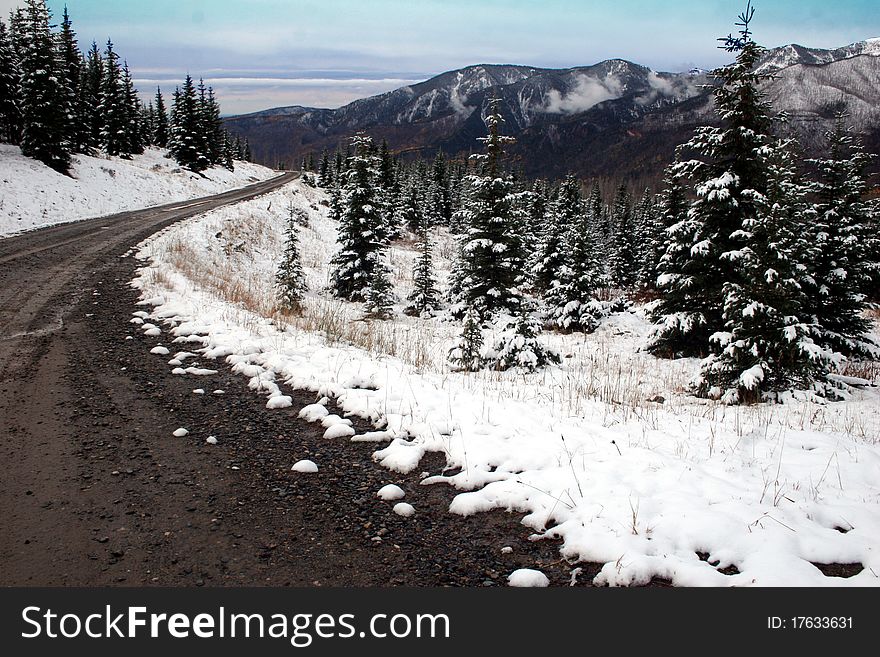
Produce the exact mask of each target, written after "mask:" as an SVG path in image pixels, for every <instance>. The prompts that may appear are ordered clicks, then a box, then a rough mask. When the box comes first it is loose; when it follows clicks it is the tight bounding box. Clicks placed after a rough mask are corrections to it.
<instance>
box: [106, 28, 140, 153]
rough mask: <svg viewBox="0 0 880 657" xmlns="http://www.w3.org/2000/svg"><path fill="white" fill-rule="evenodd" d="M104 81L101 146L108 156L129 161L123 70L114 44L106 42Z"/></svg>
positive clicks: (126, 100)
mask: <svg viewBox="0 0 880 657" xmlns="http://www.w3.org/2000/svg"><path fill="white" fill-rule="evenodd" d="M103 68H104V71H103V72H104V77H103V79H102V81H101V103H100V110H99V111H100V116H101V118H102V125H101V146H102V147H103V149H104V151H105V152H106V153H107V155H118V156H120V157H129V156H130V155H131V152H132V149H131V143H130V141H129V130H130V125H129V108H128V97H127V94H126V91H127V90H126V88H125V82H124V80H123V79H122V68H121V66H120V65H119V55H117V54H116V52H115V51H114V50H113V43H112V42H111V41H110V40H109V39H108V41H107V49H106V50H105V51H104V67H103Z"/></svg>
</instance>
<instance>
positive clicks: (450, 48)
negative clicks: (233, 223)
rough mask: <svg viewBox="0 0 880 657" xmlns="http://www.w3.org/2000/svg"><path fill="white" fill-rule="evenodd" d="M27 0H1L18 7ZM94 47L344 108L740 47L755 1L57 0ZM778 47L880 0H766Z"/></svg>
mask: <svg viewBox="0 0 880 657" xmlns="http://www.w3.org/2000/svg"><path fill="white" fill-rule="evenodd" d="M17 4H18V0H0V16H4V17H5V16H6V15H7V14H8V11H9V9H10V8H11V7H12V6H15V5H17ZM48 4H49V7H50V8H51V9H52V11H53V13H54V15H55V17H56V18H60V15H61V12H62V10H63V8H64V5H65V4H66V5H67V6H68V9H69V11H70V16H71V19H72V21H73V25H74V29H75V30H76V32H77V34H78V36H79V38H80V42H81V44H82V45H83V46H84V47H86V46H88V45H89V44H90V43H91V41H92V40H95V41H97V42H98V43H99V44H104V43H105V42H106V40H107V38H108V37H110V38H112V39H113V42H114V44H115V46H116V50H117V52H119V53H120V54H121V55H122V57H124V58H125V59H126V60H127V61H128V63H129V65H130V67H131V69H132V71H133V74H134V77H135V81H136V83H137V85H138V87H139V89H140V90H141V91H142V92H144V93H145V94H146V93H152V92H153V91H154V89H155V87H156V85H161V86H162V88H163V90H167V91H168V92H169V93H170V92H171V91H173V88H174V86H175V85H176V84H177V83H178V82H179V81H180V80H181V79H182V78H183V76H184V75H186V73H187V72H189V73H190V74H192V75H193V77H196V78H198V77H204V78H205V80H206V82H207V83H208V84H210V85H212V86H213V87H214V88H215V90H216V91H217V95H218V97H219V99H220V102H221V105H222V109H223V112H224V114H239V113H244V112H250V111H256V110H260V109H266V108H269V107H278V106H284V105H304V106H309V107H338V106H340V105H344V104H345V103H348V102H350V101H352V100H354V99H356V98H362V97H365V96H371V95H374V94H377V93H382V92H384V91H389V90H391V89H395V88H397V87H400V86H404V85H407V84H411V83H413V82H418V81H422V80H425V79H427V78H429V77H431V76H433V75H436V74H438V73H442V72H444V71H448V70H452V69H456V68H460V67H463V66H467V65H470V64H480V63H506V64H510V63H515V64H525V65H530V66H540V67H570V66H585V65H590V64H594V63H596V62H599V61H602V60H604V59H609V58H614V57H619V58H622V59H628V60H630V61H634V62H637V63H639V64H643V65H646V66H650V67H651V68H653V69H655V70H658V71H680V70H685V69H689V68H692V67H694V66H699V67H701V68H712V67H714V66H717V65H719V64H722V63H724V62H725V61H727V60H728V59H729V56H728V55H727V54H726V53H724V52H722V51H720V50H719V49H718V48H717V42H716V39H717V38H718V37H720V36H724V35H726V34H727V33H728V32H730V31H731V30H734V29H735V28H734V25H733V23H734V21H735V19H736V16H737V14H739V13H740V12H741V11H742V10H743V8H744V6H745V0H681V1H676V0H664V1H656V0H654V1H648V0H113V1H108V0H66V1H65V0H48ZM755 4H756V9H757V12H756V15H755V20H754V34H755V38H756V40H757V41H758V42H759V43H761V44H762V45H765V46H777V45H784V44H788V43H799V44H801V45H804V46H810V47H825V48H829V47H831V48H833V47H838V46H842V45H846V44H849V43H852V42H855V41H860V40H862V39H866V38H871V37H880V0H756V2H755Z"/></svg>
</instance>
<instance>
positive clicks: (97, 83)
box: [80, 41, 104, 150]
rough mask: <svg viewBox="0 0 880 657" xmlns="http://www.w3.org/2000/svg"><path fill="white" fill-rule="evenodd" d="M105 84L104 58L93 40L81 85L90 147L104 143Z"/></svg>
mask: <svg viewBox="0 0 880 657" xmlns="http://www.w3.org/2000/svg"><path fill="white" fill-rule="evenodd" d="M103 85H104V60H103V59H102V58H101V52H100V51H99V50H98V44H97V43H95V42H94V41H93V42H92V46H91V48H89V51H88V53H87V54H86V63H85V69H84V71H83V76H82V83H81V85H80V98H81V100H80V103H81V106H82V109H83V113H84V118H83V121H84V123H85V128H86V130H87V135H88V137H87V139H88V141H87V145H88V148H89V149H90V150H91V149H96V148H100V147H101V146H102V144H103V143H104V141H103V138H102V136H101V134H102V132H103V129H104V117H103V115H102V112H101V98H102V94H101V90H102V88H103Z"/></svg>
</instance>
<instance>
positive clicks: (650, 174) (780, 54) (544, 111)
mask: <svg viewBox="0 0 880 657" xmlns="http://www.w3.org/2000/svg"><path fill="white" fill-rule="evenodd" d="M760 70H762V71H764V72H768V73H770V72H772V73H773V74H774V79H773V80H771V81H769V82H767V83H766V87H765V90H766V91H767V94H768V96H769V98H770V100H771V101H772V103H773V106H774V108H775V109H776V110H777V111H783V110H784V111H786V112H787V113H788V114H789V116H790V117H791V123H790V126H789V129H790V130H792V131H793V132H795V133H797V134H798V135H799V136H802V137H805V138H806V142H807V145H815V144H817V143H818V141H819V137H820V136H821V133H822V132H823V130H824V129H825V128H826V127H827V126H828V125H829V123H828V120H829V119H830V117H832V116H833V114H834V110H835V109H836V108H839V107H844V106H845V107H847V108H848V109H849V111H850V112H851V114H852V115H853V122H854V124H855V125H856V127H857V128H858V129H859V130H860V131H862V132H863V133H864V134H865V136H866V137H867V142H868V145H869V146H871V145H872V143H874V142H877V143H878V145H880V117H878V112H880V110H878V109H877V108H880V84H878V75H880V39H870V40H867V41H862V42H859V43H856V44H852V45H849V46H846V47H843V48H838V49H834V50H819V49H810V48H804V47H802V46H797V45H790V46H783V47H781V48H775V49H772V50H769V51H768V52H767V53H766V55H765V57H764V58H763V61H762V63H761V65H760ZM711 84H712V78H711V75H710V74H709V73H707V72H705V71H702V70H699V69H695V70H692V71H688V72H685V73H660V72H656V71H653V70H651V69H650V68H647V67H645V66H640V65H638V64H635V63H632V62H628V61H625V60H621V59H612V60H607V61H603V62H600V63H598V64H595V65H593V66H583V67H575V68H569V69H545V68H535V67H529V66H515V65H487V64H481V65H476V66H469V67H467V68H463V69H460V70H456V71H449V72H446V73H443V74H441V75H438V76H436V77H434V78H431V79H429V80H426V81H425V82H422V83H419V84H415V85H410V86H406V87H401V88H399V89H396V90H394V91H390V92H387V93H384V94H381V95H378V96H373V97H370V98H364V99H361V100H357V101H354V102H353V103H350V104H348V105H346V106H344V107H341V108H339V109H336V110H326V109H310V108H301V107H296V108H278V109H275V110H268V111H266V112H258V113H256V114H250V115H245V116H239V117H231V118H229V119H227V126H228V127H229V128H230V130H231V131H232V132H234V133H239V134H242V135H243V136H247V137H248V138H249V140H250V143H251V148H252V150H253V152H254V155H255V157H256V158H257V160H258V161H261V162H266V163H270V164H275V163H277V162H279V161H280V162H285V163H287V164H289V165H293V166H297V165H298V164H299V161H300V160H301V158H302V157H304V156H305V155H307V154H308V153H315V154H319V153H320V152H321V151H322V150H324V149H327V150H332V149H335V148H336V147H337V145H338V144H340V143H342V142H343V141H344V140H345V139H346V138H348V137H350V136H351V135H352V134H353V133H355V132H357V131H366V132H367V133H369V134H370V135H371V136H373V137H374V138H376V139H383V138H384V139H387V141H388V143H389V146H390V147H391V149H392V150H394V151H397V152H422V153H423V154H428V155H430V154H431V153H433V152H434V151H436V150H437V149H438V148H442V149H443V150H444V151H445V152H447V153H468V152H471V151H474V150H476V149H478V143H477V142H476V138H477V137H479V136H482V135H484V134H485V125H484V123H483V117H484V116H485V113H486V107H487V105H488V101H489V99H490V98H492V97H493V96H497V97H498V98H499V99H500V100H501V106H502V112H503V114H504V118H505V125H504V131H505V132H506V133H507V134H511V135H513V136H516V137H517V144H516V146H515V147H514V148H513V149H512V155H513V156H514V157H516V158H518V159H520V160H521V161H522V163H523V166H524V168H525V170H526V173H529V174H534V175H542V176H543V175H547V176H551V175H552V176H555V175H560V174H564V173H566V172H569V171H573V172H575V173H578V174H581V175H586V176H612V177H616V176H621V175H623V176H627V177H630V178H631V179H633V180H634V181H641V180H643V179H648V180H649V179H653V178H655V177H656V175H657V173H658V172H659V170H660V169H661V168H662V166H663V165H664V164H665V163H666V162H668V161H669V160H670V159H671V157H672V153H673V150H674V148H675V146H676V145H678V144H679V143H681V142H682V141H684V140H686V139H687V137H688V136H689V135H690V132H691V131H692V129H693V128H694V127H695V126H696V125H700V124H702V123H705V122H706V121H711V120H713V115H712V112H711V92H710V85H711Z"/></svg>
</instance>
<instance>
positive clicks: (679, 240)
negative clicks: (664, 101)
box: [649, 5, 773, 355]
mask: <svg viewBox="0 0 880 657" xmlns="http://www.w3.org/2000/svg"><path fill="white" fill-rule="evenodd" d="M752 13H753V9H752V8H751V6H750V5H749V7H748V8H747V10H746V13H745V14H743V15H742V16H741V17H740V18H741V23H740V24H741V25H742V30H741V32H740V36H738V37H734V36H732V35H730V36H728V37H727V38H726V39H724V40H723V41H724V46H722V47H723V48H725V49H726V50H727V51H728V52H732V53H736V61H735V62H734V63H733V64H730V65H728V66H724V67H722V68H720V69H718V70H716V71H715V72H714V76H715V77H716V78H717V79H718V80H719V81H720V84H719V85H718V86H717V87H716V88H715V89H714V90H713V94H714V96H715V111H716V113H717V114H718V115H719V117H721V119H722V122H723V125H722V126H721V127H709V126H706V127H702V128H698V129H697V131H696V133H695V135H694V137H693V138H692V139H691V140H690V141H689V142H688V143H687V144H686V145H685V148H686V149H687V150H688V151H693V152H695V153H696V154H697V155H698V156H699V158H700V159H694V160H690V161H686V162H682V163H680V164H679V165H677V167H676V175H683V176H687V177H689V178H690V179H691V180H693V181H694V182H695V190H696V194H697V198H696V200H695V201H694V202H693V204H692V205H691V208H690V210H689V211H688V215H687V218H686V219H685V220H684V221H682V222H680V223H678V224H676V225H675V226H673V227H672V228H670V231H669V237H670V244H669V246H668V248H667V252H666V254H665V255H664V258H663V262H662V265H661V267H662V274H661V277H660V280H661V281H662V288H661V289H662V292H663V298H662V299H661V300H660V302H659V304H658V306H657V307H656V308H655V310H654V318H655V320H656V321H657V322H658V324H659V326H658V328H657V330H656V331H655V334H654V336H653V338H652V341H651V343H650V345H649V350H650V351H652V352H653V353H655V354H663V355H676V354H682V355H698V354H706V353H707V352H708V351H709V348H710V345H709V337H710V336H711V335H713V334H714V333H716V332H717V331H720V330H722V328H723V326H724V321H723V319H722V313H723V311H724V306H725V300H724V289H725V285H727V284H733V285H737V284H739V283H741V281H740V275H741V272H740V271H739V269H738V268H737V267H735V266H734V264H733V262H732V261H731V260H730V259H729V258H728V257H726V256H725V254H727V253H729V252H733V251H735V250H737V249H738V248H739V247H740V243H741V242H742V238H743V225H744V222H751V221H754V220H755V218H756V199H759V198H760V197H761V196H763V195H765V194H766V187H767V172H766V163H765V160H764V159H763V158H762V157H761V152H762V149H763V148H764V147H766V146H768V145H769V144H770V143H772V141H773V140H772V138H771V137H770V136H769V135H768V133H769V131H770V118H769V111H770V108H769V106H768V104H767V102H766V100H765V97H764V93H763V92H762V91H761V89H760V83H761V81H762V80H764V79H765V77H766V76H765V75H763V74H759V73H756V72H755V69H756V67H757V64H758V62H759V61H760V58H761V56H762V54H763V52H764V50H763V48H761V47H760V46H759V45H758V44H757V43H755V42H754V41H753V40H752V38H751V32H750V31H749V28H748V23H749V21H750V20H751V14H752Z"/></svg>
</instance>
